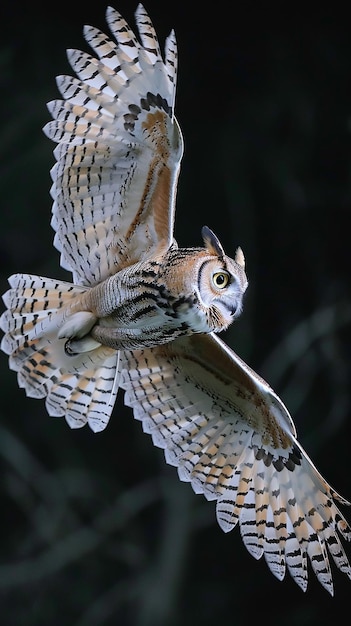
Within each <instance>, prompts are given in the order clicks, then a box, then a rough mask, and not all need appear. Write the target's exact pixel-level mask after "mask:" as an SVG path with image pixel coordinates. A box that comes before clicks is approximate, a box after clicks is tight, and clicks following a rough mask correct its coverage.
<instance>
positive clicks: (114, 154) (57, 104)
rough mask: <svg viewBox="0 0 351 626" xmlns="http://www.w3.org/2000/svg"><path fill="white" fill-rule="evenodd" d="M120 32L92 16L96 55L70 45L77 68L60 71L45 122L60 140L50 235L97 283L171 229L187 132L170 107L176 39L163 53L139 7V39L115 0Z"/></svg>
mask: <svg viewBox="0 0 351 626" xmlns="http://www.w3.org/2000/svg"><path fill="white" fill-rule="evenodd" d="M106 19H107V22H108V25H109V28H110V30H111V33H112V35H113V37H114V39H115V41H112V39H110V38H108V37H107V36H106V35H105V34H104V33H102V32H101V31H99V30H98V29H96V28H93V27H91V26H86V27H85V29H84V35H85V39H86V41H87V42H88V43H89V44H90V46H91V47H92V49H93V51H94V53H95V55H96V57H93V56H90V55H89V54H87V53H85V52H81V51H78V50H68V52H67V54H68V59H69V62H70V64H71V66H72V68H73V70H74V72H75V73H76V75H77V78H74V77H71V76H59V77H58V78H57V85H58V88H59V90H60V92H61V94H62V97H63V98H64V99H63V100H55V101H53V102H50V103H49V104H48V108H49V110H50V112H51V115H52V117H53V119H54V121H51V122H49V123H48V124H47V125H46V126H45V127H44V132H45V133H46V134H47V135H48V137H50V138H51V139H53V140H54V141H56V142H57V143H58V146H57V147H56V149H55V151H54V155H55V158H56V161H57V162H56V164H55V165H54V167H53V168H52V170H51V175H52V179H53V185H52V189H51V194H52V197H53V199H54V203H53V209H52V213H53V216H52V226H53V228H54V230H55V231H56V235H55V239H54V244H55V246H56V248H57V249H58V250H59V251H60V252H61V265H62V267H64V268H66V269H68V270H69V271H71V272H72V273H73V279H74V282H75V283H77V284H84V285H94V284H96V283H98V282H100V281H101V280H103V279H105V278H107V277H108V276H110V275H111V274H113V273H115V272H116V271H117V270H118V269H120V268H121V267H123V266H126V265H129V264H131V263H134V262H136V261H139V260H141V259H143V258H144V257H146V256H148V255H149V254H150V253H152V252H154V251H155V250H157V249H158V248H160V249H162V248H163V247H168V246H169V245H170V243H171V242H172V238H173V222H174V203H175V195H176V185H177V179H178V172H179V167H180V161H181V157H182V152H183V141H182V137H181V132H180V130H179V126H178V124H177V121H176V119H175V117H174V99H175V89H176V75H177V47H176V41H175V35H174V32H173V31H172V32H171V34H170V35H169V37H168V39H167V40H166V45H165V60H164V61H163V58H162V55H161V51H160V48H159V44H158V40H157V36H156V34H155V31H154V28H153V25H152V23H151V21H150V18H149V17H148V15H147V13H146V11H145V9H144V8H143V6H142V5H139V6H138V8H137V11H136V23H137V26H138V30H139V35H140V40H141V44H140V43H139V42H138V40H137V39H136V37H135V35H134V34H133V32H132V31H131V30H130V28H129V26H128V24H127V23H126V21H125V20H124V19H123V18H122V17H121V15H120V14H119V13H118V12H117V11H116V10H114V9H113V8H111V7H109V8H108V9H107V13H106Z"/></svg>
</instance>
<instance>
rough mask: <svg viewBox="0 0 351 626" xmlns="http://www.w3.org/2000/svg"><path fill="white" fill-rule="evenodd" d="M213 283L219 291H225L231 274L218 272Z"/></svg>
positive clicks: (213, 278) (213, 277) (214, 275)
mask: <svg viewBox="0 0 351 626" xmlns="http://www.w3.org/2000/svg"><path fill="white" fill-rule="evenodd" d="M212 282H213V284H214V286H215V287H217V289H224V288H225V287H226V286H227V285H228V283H229V274H227V272H216V273H215V274H213V276H212Z"/></svg>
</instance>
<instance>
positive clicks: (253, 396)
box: [122, 335, 351, 594]
mask: <svg viewBox="0 0 351 626" xmlns="http://www.w3.org/2000/svg"><path fill="white" fill-rule="evenodd" d="M122 360H123V362H122V368H123V371H122V380H123V382H122V387H123V388H124V389H125V391H126V394H125V403H126V404H127V405H128V406H131V407H132V408H133V411H134V416H135V417H136V418H137V419H139V420H141V421H142V423H143V429H144V431H145V432H147V433H150V434H151V436H152V439H153V442H154V444H155V445H157V446H159V447H161V448H164V449H165V457H166V460H167V462H168V463H170V464H171V465H175V466H177V467H178V473H179V477H180V479H181V480H185V481H189V482H191V484H192V487H193V489H194V491H195V492H196V493H203V494H204V495H205V496H206V498H207V499H208V500H217V519H218V522H219V524H220V526H221V528H222V529H223V530H224V531H225V532H228V531H230V530H232V529H233V528H234V527H235V526H236V524H237V523H238V522H239V526H240V531H241V536H242V538H243V541H244V543H245V545H246V547H247V549H248V550H249V552H250V553H251V554H252V555H253V556H254V557H255V558H257V559H258V558H260V557H261V556H262V555H263V554H264V556H265V559H266V561H267V564H268V566H269V567H270V569H271V571H272V572H273V574H275V576H277V578H279V579H280V580H281V579H282V578H283V577H284V575H285V571H286V568H287V569H288V571H289V572H290V574H291V576H292V577H293V579H294V580H295V581H296V583H297V584H298V585H299V586H300V587H301V588H302V589H303V590H305V589H306V587H307V575H308V569H307V561H308V559H309V561H310V563H311V566H312V569H313V571H314V572H315V574H316V576H317V578H318V580H319V581H320V582H321V584H322V585H323V586H324V587H325V588H326V589H327V590H328V591H329V592H330V593H331V594H333V582H332V575H331V568H330V563H329V556H328V554H329V555H331V556H332V558H333V560H334V561H335V563H336V565H337V566H338V567H339V568H340V570H342V571H343V572H345V573H346V574H347V575H348V576H349V577H350V578H351V568H350V564H349V562H348V560H347V557H346V555H345V552H344V549H343V546H342V544H341V541H340V537H339V535H341V536H343V537H345V538H347V539H350V537H351V529H350V527H349V526H348V524H347V522H346V520H345V519H344V518H343V516H342V514H341V512H340V511H339V510H338V508H337V506H336V502H337V501H338V502H341V503H343V504H348V503H347V502H346V500H344V499H343V498H342V497H341V496H340V495H339V494H337V493H336V492H335V491H334V490H333V489H332V488H331V487H330V485H329V484H328V483H327V482H326V481H325V480H324V478H323V477H322V476H321V475H320V474H319V472H318V471H317V469H316V468H315V467H314V465H313V464H312V462H311V460H310V459H309V458H308V456H307V454H306V453H305V451H304V450H303V449H302V447H301V445H300V444H299V443H298V441H297V439H296V432H295V427H294V425H293V422H292V420H291V417H290V415H289V413H288V411H287V409H286V408H285V406H284V405H283V403H282V402H281V400H280V399H279V398H278V396H277V395H276V394H275V393H274V392H273V390H272V389H271V388H270V387H269V386H268V385H267V383H266V382H265V381H263V380H262V379H261V378H260V377H259V376H258V375H257V374H255V372H253V371H252V370H251V369H250V368H249V367H248V366H247V365H246V364H245V363H244V362H243V361H241V359H239V357H238V356H237V355H236V354H235V353H234V352H233V351H231V350H230V349H229V348H228V346H227V345H226V344H225V343H224V342H223V341H221V340H220V339H218V337H216V336H215V335H208V336H207V335H193V336H191V337H186V338H181V339H177V340H176V341H174V342H172V343H170V344H167V345H164V346H159V347H156V348H153V349H148V350H143V351H137V352H134V353H132V352H130V353H125V354H124V355H122Z"/></svg>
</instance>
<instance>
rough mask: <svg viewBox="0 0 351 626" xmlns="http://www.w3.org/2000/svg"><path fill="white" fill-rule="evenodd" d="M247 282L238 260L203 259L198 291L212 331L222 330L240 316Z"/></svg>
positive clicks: (225, 258)
mask: <svg viewBox="0 0 351 626" xmlns="http://www.w3.org/2000/svg"><path fill="white" fill-rule="evenodd" d="M247 284H248V283H247V279H246V275H245V272H244V270H243V268H242V266H240V265H239V264H238V263H237V261H235V260H233V259H231V258H229V257H227V256H223V257H222V258H209V259H207V260H206V261H204V262H203V264H202V266H201V267H200V270H199V282H198V286H199V292H198V293H199V299H200V301H201V303H202V305H203V306H204V307H205V310H207V317H208V318H209V321H210V327H211V328H212V330H213V331H220V330H224V329H225V328H227V327H228V326H229V324H231V323H232V322H233V321H234V319H235V318H237V317H238V316H239V315H240V313H241V310H242V303H243V296H244V293H245V291H246V288H247Z"/></svg>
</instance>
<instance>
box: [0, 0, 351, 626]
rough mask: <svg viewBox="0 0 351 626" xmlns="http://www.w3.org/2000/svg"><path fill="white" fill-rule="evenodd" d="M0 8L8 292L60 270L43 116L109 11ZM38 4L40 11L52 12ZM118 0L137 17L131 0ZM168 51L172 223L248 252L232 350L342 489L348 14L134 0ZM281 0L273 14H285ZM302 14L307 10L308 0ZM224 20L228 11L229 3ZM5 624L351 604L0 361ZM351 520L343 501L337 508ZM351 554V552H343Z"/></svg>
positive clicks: (121, 621) (282, 613) (188, 620)
mask: <svg viewBox="0 0 351 626" xmlns="http://www.w3.org/2000/svg"><path fill="white" fill-rule="evenodd" d="M40 5H41V6H39V3H35V2H34V3H32V2H24V1H22V2H20V1H17V2H11V3H7V4H5V3H4V5H3V6H2V8H1V10H0V11H1V22H0V24H1V30H2V33H1V40H0V41H1V43H0V62H1V72H0V81H1V128H0V133H1V134H0V158H1V167H0V203H1V229H0V273H1V275H0V287H1V292H4V291H5V290H6V289H7V282H6V279H7V277H8V276H9V275H11V274H12V273H15V272H28V273H35V274H40V275H44V276H52V277H62V278H65V279H67V280H69V275H68V274H67V273H66V272H64V270H62V269H61V268H59V255H58V253H57V252H56V251H55V249H54V248H53V246H52V239H53V231H52V230H51V228H50V211H51V198H50V196H49V189H50V185H51V180H50V176H49V170H50V167H51V166H52V165H53V163H54V160H53V156H52V150H53V148H54V145H53V144H52V143H51V142H50V141H49V140H48V139H47V138H46V137H45V136H44V135H43V133H42V131H41V128H42V126H43V125H44V124H45V123H46V122H47V121H48V120H49V114H48V112H47V110H46V106H45V103H46V102H47V101H49V100H51V99H53V98H56V97H58V92H57V90H56V86H55V81H54V77H55V76H56V75H57V74H60V73H69V70H68V65H67V63H66V59H65V49H66V48H68V47H77V48H81V47H83V48H84V49H88V48H87V46H86V45H85V44H84V42H83V38H82V26H83V24H84V23H90V24H93V25H95V26H98V27H100V28H102V29H103V30H106V29H107V28H106V27H105V21H104V13H105V6H106V5H105V2H101V1H100V0H98V1H96V2H95V3H94V4H93V5H92V6H88V4H87V3H86V4H85V5H83V4H82V3H81V2H78V1H77V0H72V1H71V2H67V1H66V0H62V1H61V2H60V3H57V4H54V5H51V3H50V4H49V3H48V4H47V5H44V7H43V6H42V3H40ZM45 6H46V8H45ZM114 6H115V7H116V8H117V9H118V10H120V12H121V13H122V15H123V16H124V17H125V18H126V19H127V20H128V21H129V23H130V25H131V26H132V27H133V28H134V16H133V12H134V9H135V7H136V4H135V5H134V4H133V3H132V2H131V1H130V0H128V1H126V0H120V1H119V3H118V4H114ZM145 6H146V9H147V10H148V11H149V13H150V16H151V18H152V19H153V22H154V25H155V27H156V29H157V31H158V34H159V38H160V40H161V43H162V46H163V41H164V38H165V36H166V35H167V34H168V33H169V31H170V29H171V28H172V27H174V28H175V30H176V34H177V39H178V45H179V57H180V59H179V67H180V71H179V82H178V92H177V107H176V109H177V117H178V120H179V122H180V124H181V127H182V129H183V133H184V138H185V156H184V160H183V165H182V172H181V176H180V181H179V191H178V203H177V206H178V208H177V216H176V228H175V234H176V237H177V239H178V242H179V244H181V245H200V244H201V238H200V229H201V226H202V225H203V224H207V225H208V226H210V227H211V228H213V230H214V231H215V232H216V233H217V234H218V236H219V237H220V239H221V241H222V243H223V245H224V247H225V249H226V251H227V252H228V254H230V255H233V254H234V250H235V248H236V247H237V246H238V245H241V246H242V248H243V250H244V252H245V255H246V259H247V272H248V276H249V280H250V285H249V289H248V293H247V297H246V299H245V308H244V313H243V315H242V317H241V318H240V320H238V321H237V322H236V324H235V325H234V327H232V329H230V331H228V332H227V333H226V335H225V339H226V341H227V342H228V343H229V344H230V346H231V347H233V348H234V349H235V350H236V351H237V352H238V353H239V354H240V355H241V356H242V357H243V358H244V359H245V360H246V361H247V362H248V363H249V364H250V365H251V366H252V367H253V368H254V369H255V370H256V371H258V372H259V373H260V374H261V375H263V376H264V377H265V378H266V380H268V381H269V383H270V384H271V385H272V386H273V388H274V389H275V390H276V391H277V392H278V393H279V394H280V396H281V397H282V399H283V401H284V402H285V404H286V405H287V406H288V407H289V409H290V411H291V413H292V415H293V417H294V420H295V422H296V425H297V429H298V433H299V438H300V441H301V442H302V444H303V445H304V447H305V448H306V449H307V451H308V453H309V455H310V456H311V457H312V459H313V461H314V462H315V464H316V465H317V467H318V468H319V469H320V471H321V472H322V474H324V475H325V476H326V478H327V479H328V480H329V481H330V482H331V484H332V485H333V486H334V487H335V488H336V489H337V490H338V491H339V492H341V493H342V494H343V495H344V496H345V497H347V498H349V499H351V479H350V469H349V461H350V453H349V441H350V430H351V428H350V424H351V406H350V404H351V403H350V383H349V381H350V379H351V372H350V368H351V351H350V322H351V298H350V286H349V275H350V261H351V250H350V224H349V220H350V191H351V180H350V124H351V122H350V120H351V89H350V84H351V36H350V35H351V26H350V23H349V19H348V17H347V14H346V8H345V9H344V10H343V9H342V4H341V3H340V4H339V3H332V4H328V5H326V6H328V9H323V6H320V5H319V6H318V11H317V9H316V10H312V9H311V10H309V5H308V3H305V4H304V5H303V4H301V5H298V4H296V3H284V5H282V4H281V3H274V4H270V3H258V2H256V3H255V2H250V1H247V2H244V3H243V2H240V3H237V4H235V3H233V4H232V3H227V2H224V1H220V2H216V3H213V4H212V5H211V6H209V8H208V9H205V8H204V6H205V4H204V3H202V2H201V3H200V2H185V1H184V0H178V2H176V3H174V4H173V3H172V4H171V3H161V2H157V1H156V0H149V1H148V2H146V3H145ZM281 6H284V11H283V10H282V9H280V8H279V7H281ZM314 6H315V5H314ZM229 7H230V11H229V13H228V9H229ZM0 372H1V379H0V380H1V397H2V404H1V409H0V431H1V432H0V462H1V482H0V486H1V563H0V616H1V617H0V621H1V624H4V626H12V625H14V626H19V625H22V624H23V625H25V626H44V625H45V626H56V625H57V626H58V625H60V626H98V625H99V626H112V625H113V626H115V625H118V626H119V625H120V626H188V625H190V624H191V625H192V626H198V625H201V626H212V625H214V624H228V625H233V626H234V625H235V626H244V624H245V625H247V624H251V623H252V624H254V623H256V622H258V621H260V622H262V621H263V622H265V623H267V622H269V623H270V624H271V626H275V625H278V624H279V625H280V624H281V623H283V624H284V625H285V626H295V625H296V626H297V625H299V626H305V625H314V624H321V623H322V624H323V623H327V621H328V622H329V620H330V619H335V617H333V616H335V615H337V614H338V612H341V611H342V610H343V611H347V613H346V614H349V599H350V593H351V582H350V580H348V578H347V577H346V576H345V575H343V574H341V573H340V572H339V571H335V568H334V573H335V576H334V579H335V587H336V592H335V597H334V598H331V597H329V595H328V594H327V592H326V591H325V590H324V589H323V588H322V587H321V586H320V585H319V583H317V582H316V581H315V579H314V577H313V575H312V574H311V576H310V582H309V588H308V591H307V593H306V594H303V593H302V592H301V590H300V589H299V588H298V587H297V586H296V585H295V584H294V583H293V582H292V581H291V579H290V578H289V577H288V576H287V578H286V579H285V580H284V581H283V582H279V581H277V580H276V579H275V578H274V577H273V575H272V574H271V573H270V571H269V570H268V568H267V566H266V564H265V563H264V560H262V561H259V562H255V560H254V559H253V558H252V557H251V556H250V555H249V554H248V553H247V552H246V550H245V548H244V547H243V545H242V542H241V538H240V534H239V530H238V529H236V530H234V531H233V532H232V533H230V534H229V535H225V534H224V533H223V532H222V531H221V530H220V529H219V527H218V526H217V524H216V521H215V505H214V503H208V502H206V501H205V499H204V498H202V497H200V496H196V495H195V494H194V493H193V492H192V489H191V487H190V486H189V485H188V484H183V483H180V482H179V480H178V478H177V473H176V470H175V469H174V468H170V467H168V466H166V464H165V463H164V459H163V452H162V451H161V450H159V449H156V448H154V447H153V445H152V442H151V439H150V437H149V436H147V435H145V434H143V433H142V429H141V425H140V423H139V422H136V421H134V420H133V418H132V415H131V411H130V410H129V409H125V408H124V407H123V395H122V394H121V396H120V397H119V399H118V402H117V404H116V408H115V411H114V414H113V416H112V419H111V422H110V424H109V426H108V428H107V429H106V430H105V431H104V432H103V433H100V434H98V435H94V434H93V433H92V432H90V431H89V430H88V428H85V429H83V430H80V431H78V432H74V431H71V430H70V429H69V428H68V426H67V425H66V423H65V422H64V420H62V419H56V420H55V419H52V418H49V417H48V416H47V414H46V411H45V406H44V402H42V401H36V400H31V399H27V398H26V397H25V395H24V392H23V391H22V390H19V389H18V387H17V383H16V376H15V374H14V373H13V372H10V371H9V370H8V367H7V358H6V356H5V355H3V354H0ZM345 514H346V516H347V518H348V519H349V520H350V519H351V510H349V509H348V510H346V511H345ZM346 548H347V551H348V554H349V555H351V546H347V547H346Z"/></svg>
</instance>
